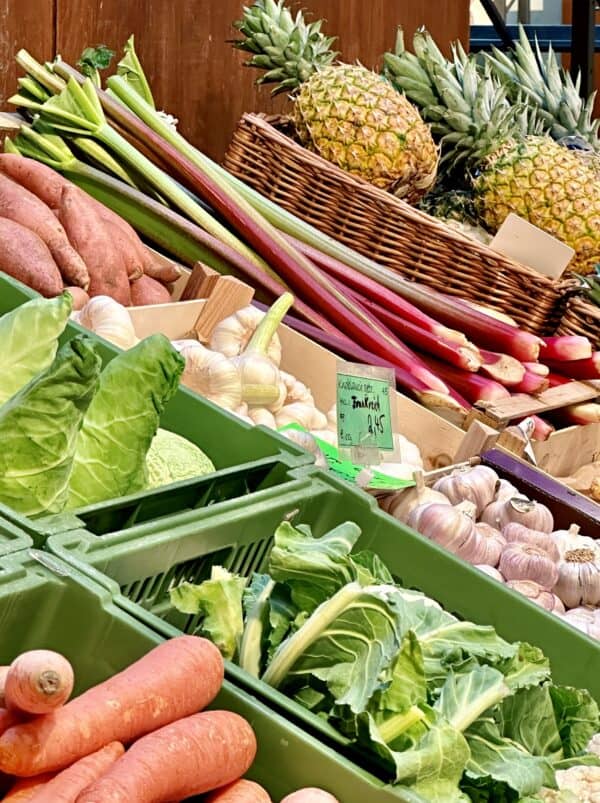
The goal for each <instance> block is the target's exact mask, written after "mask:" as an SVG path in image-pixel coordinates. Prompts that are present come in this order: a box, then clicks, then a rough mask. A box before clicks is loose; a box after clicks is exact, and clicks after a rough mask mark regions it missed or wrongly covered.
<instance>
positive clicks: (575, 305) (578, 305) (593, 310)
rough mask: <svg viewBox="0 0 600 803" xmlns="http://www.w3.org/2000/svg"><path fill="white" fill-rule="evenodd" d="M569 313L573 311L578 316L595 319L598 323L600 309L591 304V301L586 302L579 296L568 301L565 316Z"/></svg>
mask: <svg viewBox="0 0 600 803" xmlns="http://www.w3.org/2000/svg"><path fill="white" fill-rule="evenodd" d="M569 311H573V312H574V313H575V314H578V315H589V316H590V318H596V319H597V320H598V321H599V322H600V307H599V306H597V304H592V302H591V301H586V299H585V298H581V296H575V297H573V298H571V299H569V303H568V304H567V311H566V315H568V314H569Z"/></svg>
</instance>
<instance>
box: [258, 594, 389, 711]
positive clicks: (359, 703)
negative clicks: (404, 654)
mask: <svg viewBox="0 0 600 803" xmlns="http://www.w3.org/2000/svg"><path fill="white" fill-rule="evenodd" d="M397 600H398V592H397V590H396V588H394V587H393V586H383V585H382V586H367V587H366V588H362V587H361V586H360V585H359V584H358V583H349V584H348V585H346V586H344V587H343V588H341V589H340V590H339V591H338V592H337V593H336V594H334V595H333V596H332V597H331V599H329V600H327V601H326V602H324V603H322V604H321V605H320V606H319V607H318V608H317V609H316V610H315V612H314V613H313V614H312V615H311V616H310V617H309V618H308V619H307V620H306V622H305V623H304V624H303V625H302V627H301V628H300V629H299V630H298V631H297V632H295V633H294V634H293V635H291V636H290V637H289V638H287V639H286V640H285V641H284V642H283V643H282V644H281V645H280V647H279V649H278V650H277V651H276V653H275V655H274V656H273V660H272V661H271V663H270V664H269V666H268V667H267V670H266V672H265V673H264V675H263V680H264V681H265V682H266V683H270V684H271V685H272V686H275V687H285V686H288V685H290V684H294V683H295V685H300V686H301V685H306V684H307V681H308V680H309V679H310V677H314V678H317V679H318V680H321V681H322V682H323V683H325V684H326V686H327V688H328V689H329V692H330V693H331V696H332V698H333V700H334V702H335V703H336V704H338V705H348V706H349V707H350V709H351V710H352V711H353V712H355V713H358V712H360V711H363V710H364V709H365V708H366V705H367V703H368V701H369V699H370V697H371V695H372V694H373V692H374V691H375V689H376V688H377V686H378V684H379V676H380V673H381V672H382V671H383V669H385V667H387V666H388V665H389V664H390V662H391V660H392V658H393V656H394V655H395V654H396V652H397V651H398V648H399V646H400V638H399V636H398V611H397V608H396V602H397Z"/></svg>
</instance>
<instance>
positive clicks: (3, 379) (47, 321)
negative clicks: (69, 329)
mask: <svg viewBox="0 0 600 803" xmlns="http://www.w3.org/2000/svg"><path fill="white" fill-rule="evenodd" d="M72 306H73V299H72V296H71V295H70V294H69V293H63V294H62V295H61V296H57V297H56V298H34V299H32V300H31V301H27V303H25V304H22V305H21V306H20V307H17V308H16V309H14V310H12V311H11V312H7V313H6V314H5V315H3V316H2V317H1V318H0V405H2V404H4V403H5V402H6V401H8V399H10V397H11V396H14V394H15V393H16V392H17V391H18V390H21V388H22V387H24V386H25V385H26V384H27V383H28V382H30V381H31V380H32V379H33V378H34V376H36V374H39V373H40V372H41V371H45V370H46V368H49V367H50V365H51V364H52V361H53V360H54V358H55V357H56V352H57V350H58V338H59V337H60V336H61V334H62V333H63V332H64V330H65V327H66V325H67V322H68V320H69V315H70V314H71V308H72Z"/></svg>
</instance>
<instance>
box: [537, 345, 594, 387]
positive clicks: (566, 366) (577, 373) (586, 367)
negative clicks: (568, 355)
mask: <svg viewBox="0 0 600 803" xmlns="http://www.w3.org/2000/svg"><path fill="white" fill-rule="evenodd" d="M547 362H548V365H549V366H550V368H551V369H552V371H560V372H561V373H563V374H565V375H566V376H569V377H571V379H582V380H584V381H585V380H591V379H600V351H596V352H594V354H592V356H591V357H587V358H586V359H583V360H573V361H564V362H558V361H556V362H555V361H554V360H547Z"/></svg>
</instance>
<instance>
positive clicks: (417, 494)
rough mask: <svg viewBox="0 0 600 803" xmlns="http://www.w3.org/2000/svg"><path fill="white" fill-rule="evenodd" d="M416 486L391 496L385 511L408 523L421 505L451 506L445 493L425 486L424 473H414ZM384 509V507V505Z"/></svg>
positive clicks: (388, 498)
mask: <svg viewBox="0 0 600 803" xmlns="http://www.w3.org/2000/svg"><path fill="white" fill-rule="evenodd" d="M413 476H414V480H415V485H414V486H413V487H412V488H406V489H404V490H402V491H397V492H396V493H393V494H389V495H388V496H387V497H386V499H385V503H384V504H385V508H384V509H385V510H387V512H388V513H389V514H390V516H393V517H394V518H395V519H398V521H402V522H404V524H407V523H408V517H409V516H410V513H411V511H413V510H414V509H415V508H416V507H420V506H421V505H427V504H434V503H437V504H439V505H449V504H450V502H449V501H448V499H446V497H445V496H444V494H443V493H440V492H439V491H434V490H433V488H428V487H427V486H426V485H425V480H424V477H423V472H422V471H415V473H414V475H413ZM382 507H383V505H382Z"/></svg>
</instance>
